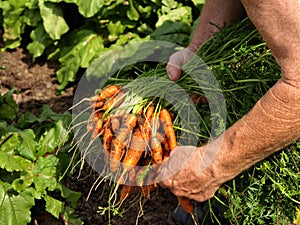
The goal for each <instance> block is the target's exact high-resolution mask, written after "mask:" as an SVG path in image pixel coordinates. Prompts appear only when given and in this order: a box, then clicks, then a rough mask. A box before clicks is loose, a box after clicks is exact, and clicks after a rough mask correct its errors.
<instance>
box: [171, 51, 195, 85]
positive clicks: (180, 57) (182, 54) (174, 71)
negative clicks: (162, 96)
mask: <svg viewBox="0 0 300 225" xmlns="http://www.w3.org/2000/svg"><path fill="white" fill-rule="evenodd" d="M195 53H196V49H195V48H192V47H187V48H185V49H183V50H180V51H178V52H175V53H174V54H173V55H171V56H170V58H169V62H168V64H167V68H166V70H167V74H168V76H169V78H170V79H171V80H173V81H176V80H178V79H179V78H180V75H181V67H182V66H183V65H184V64H186V63H187V62H188V61H189V60H190V59H191V58H192V56H193V55H194V54H195Z"/></svg>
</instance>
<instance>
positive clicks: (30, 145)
mask: <svg viewBox="0 0 300 225" xmlns="http://www.w3.org/2000/svg"><path fill="white" fill-rule="evenodd" d="M19 135H20V137H21V139H22V141H21V143H20V146H19V148H18V150H19V153H20V155H21V156H24V157H25V158H27V159H30V160H32V161H34V160H35V158H36V156H35V153H36V148H37V143H36V141H35V140H34V138H35V134H34V132H33V130H30V129H26V130H23V131H21V132H20V133H19Z"/></svg>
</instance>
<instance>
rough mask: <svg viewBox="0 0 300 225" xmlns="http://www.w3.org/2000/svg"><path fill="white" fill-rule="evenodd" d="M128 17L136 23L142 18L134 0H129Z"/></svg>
mask: <svg viewBox="0 0 300 225" xmlns="http://www.w3.org/2000/svg"><path fill="white" fill-rule="evenodd" d="M127 17H128V18H129V19H130V20H134V21H137V20H138V19H139V18H140V15H139V13H138V11H137V10H136V8H135V6H134V1H133V0H129V10H128V11H127Z"/></svg>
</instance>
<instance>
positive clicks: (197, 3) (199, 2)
mask: <svg viewBox="0 0 300 225" xmlns="http://www.w3.org/2000/svg"><path fill="white" fill-rule="evenodd" d="M191 1H192V2H193V3H194V5H195V6H196V7H198V8H201V6H202V5H204V4H205V2H206V1H205V0H191Z"/></svg>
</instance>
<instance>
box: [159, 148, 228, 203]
mask: <svg viewBox="0 0 300 225" xmlns="http://www.w3.org/2000/svg"><path fill="white" fill-rule="evenodd" d="M205 148H206V147H205V146H204V147H199V148H197V147H193V146H181V147H177V148H176V149H174V150H173V151H172V153H171V156H170V158H169V159H168V161H167V163H166V164H165V165H164V166H163V168H162V172H161V175H160V180H161V181H162V182H161V185H162V186H163V187H166V188H169V189H170V190H171V191H172V192H173V193H174V194H175V195H177V196H184V197H187V198H189V199H194V200H196V201H199V202H201V201H205V200H207V199H209V198H212V197H213V195H214V193H215V192H216V191H217V189H218V188H219V187H220V185H221V184H222V182H221V180H220V179H219V178H221V177H222V176H221V174H216V168H215V164H214V159H213V158H214V155H211V156H212V157H210V156H209V155H207V154H204V152H205Z"/></svg>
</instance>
